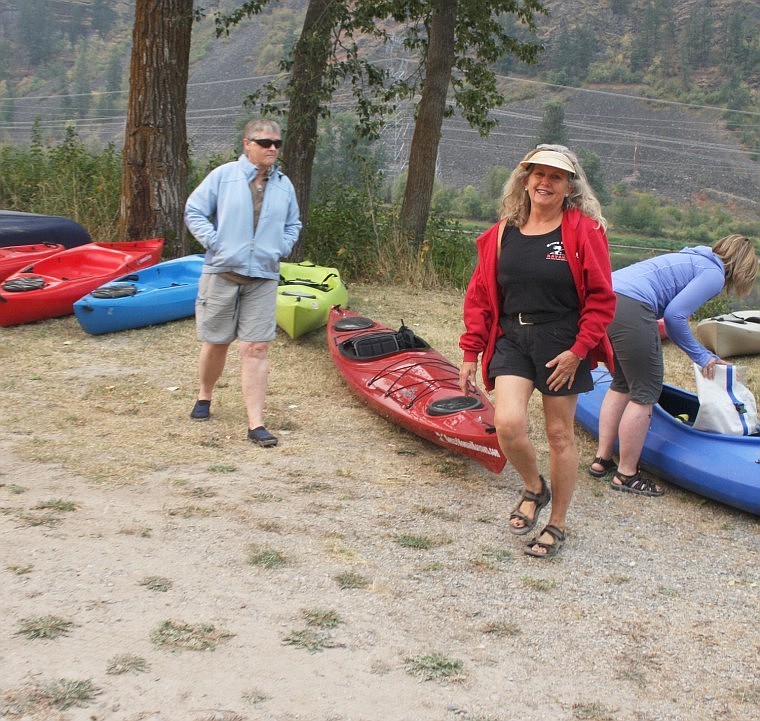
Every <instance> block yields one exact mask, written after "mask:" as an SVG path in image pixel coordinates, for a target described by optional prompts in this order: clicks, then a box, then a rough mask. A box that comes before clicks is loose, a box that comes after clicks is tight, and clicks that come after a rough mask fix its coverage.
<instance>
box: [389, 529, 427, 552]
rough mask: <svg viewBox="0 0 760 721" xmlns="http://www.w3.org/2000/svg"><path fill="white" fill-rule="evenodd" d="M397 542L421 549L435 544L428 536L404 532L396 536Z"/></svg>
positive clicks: (405, 546)
mask: <svg viewBox="0 0 760 721" xmlns="http://www.w3.org/2000/svg"><path fill="white" fill-rule="evenodd" d="M396 543H398V545H399V546H403V547H404V548H417V549H420V550H427V549H429V548H432V547H433V546H434V545H435V544H434V543H433V541H432V540H431V539H430V538H428V537H427V536H415V535H410V534H404V533H402V534H400V535H398V536H396Z"/></svg>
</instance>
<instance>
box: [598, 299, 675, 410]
mask: <svg viewBox="0 0 760 721" xmlns="http://www.w3.org/2000/svg"><path fill="white" fill-rule="evenodd" d="M607 335H608V336H609V337H610V341H611V342H612V348H613V350H614V351H615V370H614V372H613V373H612V383H610V389H611V390H613V391H617V392H618V393H630V394H631V400H632V401H635V402H636V403H641V404H642V405H654V404H655V403H657V401H658V400H659V399H660V393H662V381H663V378H664V375H665V364H664V361H663V358H662V340H661V339H660V329H659V328H658V326H657V317H656V315H655V313H654V311H653V310H652V309H651V308H650V307H649V306H648V305H645V304H644V303H640V302H639V301H637V300H633V299H632V298H628V297H627V296H625V295H620V294H618V295H617V305H616V306H615V318H614V319H613V321H612V323H610V325H609V326H608V328H607Z"/></svg>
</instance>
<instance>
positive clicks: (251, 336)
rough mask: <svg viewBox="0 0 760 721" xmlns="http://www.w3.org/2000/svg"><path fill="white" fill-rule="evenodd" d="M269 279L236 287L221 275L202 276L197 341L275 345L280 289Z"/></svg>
mask: <svg viewBox="0 0 760 721" xmlns="http://www.w3.org/2000/svg"><path fill="white" fill-rule="evenodd" d="M278 285H279V282H278V281H276V280H270V279H269V278H257V279H256V280H254V281H252V282H250V283H236V282H234V281H232V280H227V278H223V277H222V276H221V275H220V274H218V273H202V274H201V278H200V282H199V283H198V297H197V299H196V301H195V326H196V331H197V334H198V340H199V341H203V342H205V343H216V344H222V345H224V344H227V343H232V341H233V340H235V339H237V340H242V341H246V342H248V343H264V342H269V341H273V340H274V339H275V338H276V336H277V321H276V308H277V286H278Z"/></svg>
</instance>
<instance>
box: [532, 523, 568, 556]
mask: <svg viewBox="0 0 760 721" xmlns="http://www.w3.org/2000/svg"><path fill="white" fill-rule="evenodd" d="M544 533H545V534H546V535H547V536H551V537H552V538H553V539H554V540H553V541H552V542H551V543H544V542H543V541H539V540H538V539H539V538H541V536H543V535H544ZM564 542H565V533H564V531H562V530H560V529H559V528H557V526H554V525H552V524H549V525H547V526H544V530H543V531H541V533H539V534H538V535H537V536H536V537H535V538H534V539H533V540H532V541H529V542H528V543H527V545H526V546H525V553H527V554H528V555H529V556H535V557H536V558H552V557H554V556H556V555H557V554H558V553H559V549H560V548H562V544H563V543H564ZM533 546H538V547H539V548H543V549H544V552H543V553H542V552H541V551H536V550H534V548H533Z"/></svg>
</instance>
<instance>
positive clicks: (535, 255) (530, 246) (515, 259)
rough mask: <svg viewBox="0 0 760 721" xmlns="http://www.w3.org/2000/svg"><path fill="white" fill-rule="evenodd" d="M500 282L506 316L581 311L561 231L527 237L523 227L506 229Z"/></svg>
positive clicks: (500, 257) (503, 310) (501, 257)
mask: <svg viewBox="0 0 760 721" xmlns="http://www.w3.org/2000/svg"><path fill="white" fill-rule="evenodd" d="M498 281H499V287H500V288H501V291H502V295H503V298H504V304H503V306H502V314H504V315H511V314H514V313H569V312H571V311H577V310H578V292H577V290H576V289H575V283H574V282H573V276H572V274H571V273H570V266H569V265H568V263H567V258H566V257H565V247H564V246H563V245H562V232H561V230H560V228H556V229H555V230H552V231H551V232H549V233H544V234H543V235H523V234H522V232H521V231H520V229H519V228H517V227H515V226H509V225H508V226H506V228H505V229H504V233H503V235H502V237H501V255H500V256H499V270H498Z"/></svg>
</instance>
